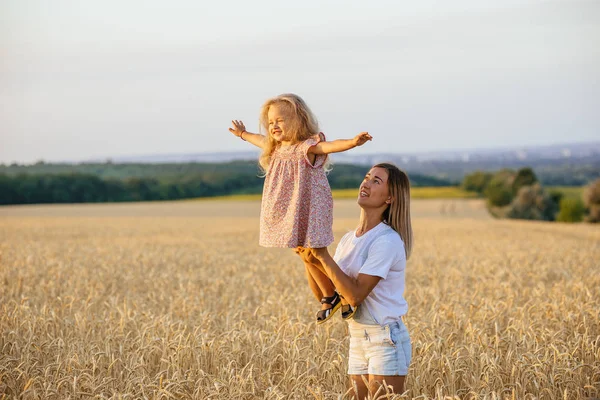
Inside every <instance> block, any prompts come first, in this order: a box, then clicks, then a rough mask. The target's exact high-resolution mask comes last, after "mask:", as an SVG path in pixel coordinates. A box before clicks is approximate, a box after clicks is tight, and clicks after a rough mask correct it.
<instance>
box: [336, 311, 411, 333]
mask: <svg viewBox="0 0 600 400" xmlns="http://www.w3.org/2000/svg"><path fill="white" fill-rule="evenodd" d="M394 325H398V327H400V326H401V325H404V315H403V316H402V317H400V319H399V320H397V321H394V322H391V323H389V324H386V325H367V324H361V323H360V322H356V321H354V320H353V319H350V320H349V321H348V329H349V330H350V332H353V331H355V332H357V333H359V332H363V333H364V332H365V331H367V332H378V331H382V330H385V329H386V328H387V329H391V328H392V327H394Z"/></svg>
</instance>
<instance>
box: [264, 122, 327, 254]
mask: <svg viewBox="0 0 600 400" xmlns="http://www.w3.org/2000/svg"><path fill="white" fill-rule="evenodd" d="M321 140H325V136H323V134H322V133H321V134H319V136H314V137H312V138H310V139H307V140H305V141H304V142H300V143H297V144H295V145H291V146H284V147H279V148H277V149H276V150H275V151H274V152H273V155H272V156H271V163H270V164H269V171H268V172H267V176H266V177H265V185H264V187H263V196H262V205H261V212H260V241H259V243H260V245H261V246H264V247H291V248H294V247H298V246H302V247H307V248H320V247H327V246H329V245H330V244H331V243H333V229H332V227H333V198H332V196H331V188H330V187H329V182H328V181H327V176H326V174H325V170H324V168H323V166H324V164H325V162H326V161H327V156H326V155H317V156H316V159H315V162H314V164H313V165H311V163H310V161H309V158H308V154H307V151H308V149H309V148H310V147H311V146H314V145H316V144H317V143H319V142H320V141H321Z"/></svg>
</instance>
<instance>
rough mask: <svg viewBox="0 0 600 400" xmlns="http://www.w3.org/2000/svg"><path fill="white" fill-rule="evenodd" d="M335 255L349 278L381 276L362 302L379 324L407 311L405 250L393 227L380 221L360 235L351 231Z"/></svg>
mask: <svg viewBox="0 0 600 400" xmlns="http://www.w3.org/2000/svg"><path fill="white" fill-rule="evenodd" d="M333 258H334V260H335V261H336V263H337V264H338V265H339V266H340V268H341V269H342V271H344V272H345V273H346V275H348V276H350V277H353V278H356V277H357V276H358V274H366V275H371V276H379V277H381V279H380V280H379V282H378V283H377V285H375V287H374V288H373V290H372V291H371V293H370V294H369V295H368V296H367V297H366V299H365V300H364V301H363V302H362V304H361V307H366V308H367V310H368V311H369V312H370V313H371V315H372V316H373V318H374V319H375V321H376V322H377V323H378V324H380V325H386V324H390V323H392V322H395V321H398V320H399V319H400V318H401V317H402V316H403V315H404V314H406V312H407V311H408V303H407V302H406V300H405V299H404V271H405V270H406V252H405V250H404V242H403V241H402V238H400V235H399V234H398V233H397V232H396V231H395V230H393V229H392V228H391V227H390V226H388V225H387V224H385V223H384V222H381V223H380V224H379V225H377V226H376V227H374V228H373V229H371V230H370V231H368V232H366V233H365V234H364V235H362V236H360V237H356V231H352V232H348V233H347V234H345V235H344V237H342V240H340V243H339V244H338V246H337V248H336V250H335V255H334V257H333Z"/></svg>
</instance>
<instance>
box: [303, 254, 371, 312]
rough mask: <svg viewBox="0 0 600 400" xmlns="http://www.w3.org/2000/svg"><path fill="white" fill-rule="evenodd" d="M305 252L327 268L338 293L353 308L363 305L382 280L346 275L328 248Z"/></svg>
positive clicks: (365, 276) (326, 270)
mask: <svg viewBox="0 0 600 400" xmlns="http://www.w3.org/2000/svg"><path fill="white" fill-rule="evenodd" d="M305 252H310V255H311V256H313V257H315V258H316V259H317V260H319V261H320V262H321V264H322V265H323V267H324V268H325V273H326V274H327V276H329V279H331V281H332V282H333V285H334V286H335V288H336V289H337V291H338V293H340V294H341V295H342V296H344V298H345V299H346V300H347V301H348V303H350V305H351V306H352V307H356V306H358V305H359V304H360V303H362V302H363V300H364V299H365V298H366V297H367V296H368V295H369V293H371V291H372V290H373V288H374V287H375V286H376V285H377V284H378V283H379V280H380V279H381V277H379V276H374V275H367V274H358V276H357V277H356V278H352V277H350V276H348V275H346V274H345V273H344V271H342V269H341V268H340V267H339V265H337V263H336V262H335V260H334V259H333V257H331V255H330V254H329V251H327V248H322V249H310V250H308V249H306V250H305Z"/></svg>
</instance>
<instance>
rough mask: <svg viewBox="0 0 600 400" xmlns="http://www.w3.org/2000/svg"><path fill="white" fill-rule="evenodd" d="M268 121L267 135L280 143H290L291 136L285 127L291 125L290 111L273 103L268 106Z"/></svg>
mask: <svg viewBox="0 0 600 400" xmlns="http://www.w3.org/2000/svg"><path fill="white" fill-rule="evenodd" d="M267 117H268V122H269V135H271V137H272V138H273V139H275V140H276V141H278V142H280V143H281V144H284V145H288V144H291V140H292V138H291V137H290V133H289V131H288V130H286V128H287V129H289V127H290V126H291V119H292V118H293V117H292V113H291V112H290V111H289V110H288V109H287V108H286V107H282V106H281V105H278V104H273V105H272V106H271V107H269V112H268V113H267Z"/></svg>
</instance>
